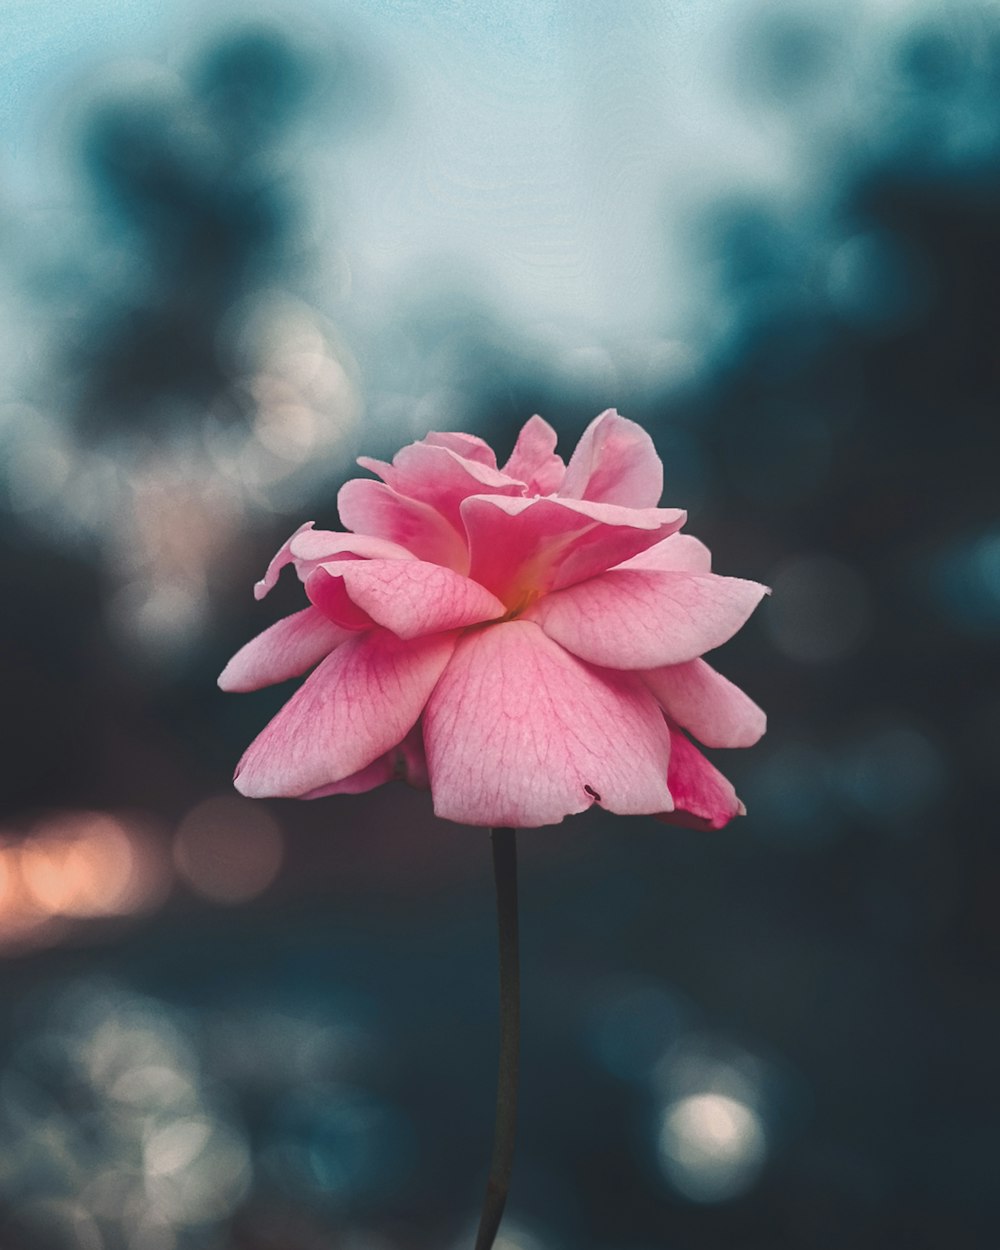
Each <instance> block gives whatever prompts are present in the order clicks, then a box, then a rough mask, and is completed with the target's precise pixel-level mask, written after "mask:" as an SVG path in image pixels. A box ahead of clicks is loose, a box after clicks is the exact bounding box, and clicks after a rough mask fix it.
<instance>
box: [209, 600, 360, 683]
mask: <svg viewBox="0 0 1000 1250" xmlns="http://www.w3.org/2000/svg"><path fill="white" fill-rule="evenodd" d="M351 636H352V635H351V634H350V633H348V631H347V630H345V629H341V628H340V627H339V626H337V625H334V624H333V622H332V621H329V620H328V619H327V618H326V617H325V616H324V615H323V613H322V612H319V611H318V610H317V609H316V608H311V607H310V608H304V609H303V610H302V611H301V612H295V613H294V614H293V615H292V616H286V617H284V618H282V620H280V621H275V623H274V624H273V625H271V626H269V628H267V629H265V630H264V632H263V633H262V634H258V635H257V637H256V638H251V639H250V641H249V642H248V643H246V644H245V645H244V646H242V647H241V648H240V649H239V651H237V652H236V654H235V655H234V656H233V658H232V659H231V660H230V661H229V663H228V664H227V665H226V667H225V668H224V669H223V670H222V672H221V673H220V674H219V688H220V689H221V690H225V691H226V692H227V693H231V694H245V693H246V692H247V691H250V690H260V689H261V687H262V686H273V685H276V684H277V683H278V682H279V681H287V680H288V679H289V677H299V676H301V674H302V673H304V672H305V671H306V669H307V668H312V666H313V665H314V664H316V663H318V662H319V661H320V660H322V659H323V657H324V656H325V655H329V653H330V652H331V651H333V650H334V648H335V647H339V646H340V644H341V643H342V642H346V641H347V639H348V638H350V637H351Z"/></svg>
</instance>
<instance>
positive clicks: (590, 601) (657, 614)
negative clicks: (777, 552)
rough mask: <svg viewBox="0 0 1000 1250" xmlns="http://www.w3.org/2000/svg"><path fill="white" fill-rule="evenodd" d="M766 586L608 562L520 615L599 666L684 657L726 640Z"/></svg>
mask: <svg viewBox="0 0 1000 1250" xmlns="http://www.w3.org/2000/svg"><path fill="white" fill-rule="evenodd" d="M765 593H766V587H764V586H761V585H759V584H758V583H757V582H747V581H743V580H742V578H738V577H717V576H716V575H715V574H714V573H672V572H657V571H654V570H647V569H642V570H640V569H611V570H610V571H609V572H607V573H602V574H601V575H600V576H599V577H593V578H591V579H590V581H587V582H581V583H579V584H578V585H576V586H571V587H570V588H569V589H567V590H559V591H556V592H555V593H554V594H551V595H548V596H546V598H544V599H542V600H540V601H539V602H538V603H536V604H535V605H534V606H533V607H531V608H529V610H528V612H527V613H526V615H527V616H528V617H529V618H530V619H531V620H534V621H537V622H538V624H539V625H541V627H542V628H543V629H544V630H545V632H546V634H548V636H549V637H550V638H553V639H555V641H556V642H558V643H560V644H561V645H562V646H564V647H566V648H567V650H569V651H572V652H573V654H574V655H578V656H579V657H580V658H581V659H583V660H589V661H590V663H591V664H600V665H603V666H604V667H605V668H661V667H662V666H663V665H665V664H684V663H686V661H688V660H693V659H696V658H697V657H698V656H699V655H702V654H703V653H704V652H705V651H711V650H712V648H713V647H719V646H721V645H722V644H723V643H724V642H726V641H728V639H730V638H731V637H732V636H733V634H735V633H736V631H737V630H738V629H739V628H740V627H741V626H742V625H743V624H744V623H745V622H746V620H747V618H748V617H749V616H750V613H751V612H752V611H753V610H754V608H755V607H756V606H757V604H758V603H759V602H760V600H761V598H762V597H763V596H764V594H765Z"/></svg>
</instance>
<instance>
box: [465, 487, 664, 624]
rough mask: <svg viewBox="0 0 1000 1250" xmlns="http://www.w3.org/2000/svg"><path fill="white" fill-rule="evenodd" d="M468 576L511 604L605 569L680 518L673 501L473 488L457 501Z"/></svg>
mask: <svg viewBox="0 0 1000 1250" xmlns="http://www.w3.org/2000/svg"><path fill="white" fill-rule="evenodd" d="M462 520H463V521H464V523H465V529H466V533H467V534H468V538H469V553H470V567H469V576H470V577H471V578H472V579H473V580H474V581H477V582H479V583H480V585H482V586H486V587H487V588H488V589H489V590H491V591H493V593H494V594H495V595H496V596H497V597H498V598H500V599H502V600H503V601H504V603H506V604H507V605H508V606H509V607H512V608H513V607H518V606H519V605H521V604H523V603H526V602H529V601H530V600H532V599H533V598H535V597H537V596H538V595H542V594H546V593H547V592H548V591H550V590H552V589H554V588H558V587H561V586H570V585H572V584H573V583H574V582H579V581H582V580H584V579H585V578H589V577H593V576H594V575H595V574H596V573H603V572H604V571H605V570H606V569H609V568H611V567H612V566H613V565H615V564H618V563H620V562H621V561H622V560H625V559H627V558H628V557H629V556H632V555H635V554H637V553H638V552H640V551H642V550H644V549H645V548H646V547H650V546H652V545H653V543H656V542H659V540H660V539H661V538H664V537H665V536H666V535H667V534H670V533H673V532H674V531H675V530H677V529H679V528H680V527H681V525H683V524H684V520H685V514H684V513H683V512H681V511H679V510H678V509H677V508H620V507H616V506H614V505H612V504H599V503H591V502H589V501H587V500H578V499H503V498H498V497H494V496H487V495H476V496H473V497H472V498H471V499H467V500H466V501H465V502H464V503H463V505H462Z"/></svg>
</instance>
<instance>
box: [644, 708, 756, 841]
mask: <svg viewBox="0 0 1000 1250" xmlns="http://www.w3.org/2000/svg"><path fill="white" fill-rule="evenodd" d="M667 784H668V785H669V787H670V793H671V794H672V795H673V797H674V810H673V811H672V812H661V813H659V814H658V819H660V820H662V821H664V822H665V823H666V824H669V825H685V826H687V827H688V828H690V829H705V830H708V829H722V828H723V827H724V826H725V825H728V824H729V822H730V821H731V820H732V818H733V817H734V816H743V815H745V814H746V808H745V807H744V806H743V804H742V803H741V802H740V800H739V799H738V798H737V797H736V791H735V790H734V789H733V787H732V784H731V783H730V782H729V781H728V780H727V779H726V778H725V777H723V775H722V773H720V772H719V770H718V769H717V768H715V767H714V766H713V765H712V764H710V763H709V762H708V760H707V759H705V757H704V755H702V753H701V752H700V751H699V750H698V748H697V747H696V746H694V744H693V743H692V742H691V741H690V740H689V739H688V738H687V737H685V735H684V734H682V733H681V732H680V730H679V729H675V728H674V727H673V726H671V727H670V769H669V771H668V773H667Z"/></svg>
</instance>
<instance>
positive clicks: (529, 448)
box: [503, 414, 566, 495]
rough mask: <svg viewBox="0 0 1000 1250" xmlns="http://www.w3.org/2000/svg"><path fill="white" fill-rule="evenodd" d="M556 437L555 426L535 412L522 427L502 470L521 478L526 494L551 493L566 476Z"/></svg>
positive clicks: (552, 493) (508, 474)
mask: <svg viewBox="0 0 1000 1250" xmlns="http://www.w3.org/2000/svg"><path fill="white" fill-rule="evenodd" d="M556 441H557V439H556V432H555V430H554V429H553V428H552V426H551V425H549V423H548V422H547V421H544V420H542V418H541V417H540V416H538V415H537V414H536V415H535V416H533V417H531V418H530V419H529V420H528V421H526V422H525V424H524V425H523V426H522V427H521V433H520V434H518V436H517V442H516V443H515V445H514V450H513V451H512V452H511V456H510V459H509V460H508V461H507V463H506V464H505V465H504V466H503V472H504V473H506V474H507V476H508V477H513V478H516V479H517V480H518V481H519V482H524V484H525V485H526V486H527V488H528V494H529V495H554V494H555V493H556V491H557V490H558V489H559V487H560V486H561V485H562V482H563V478H564V477H565V476H566V465H565V462H564V461H563V458H562V456H557V455H556Z"/></svg>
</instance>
